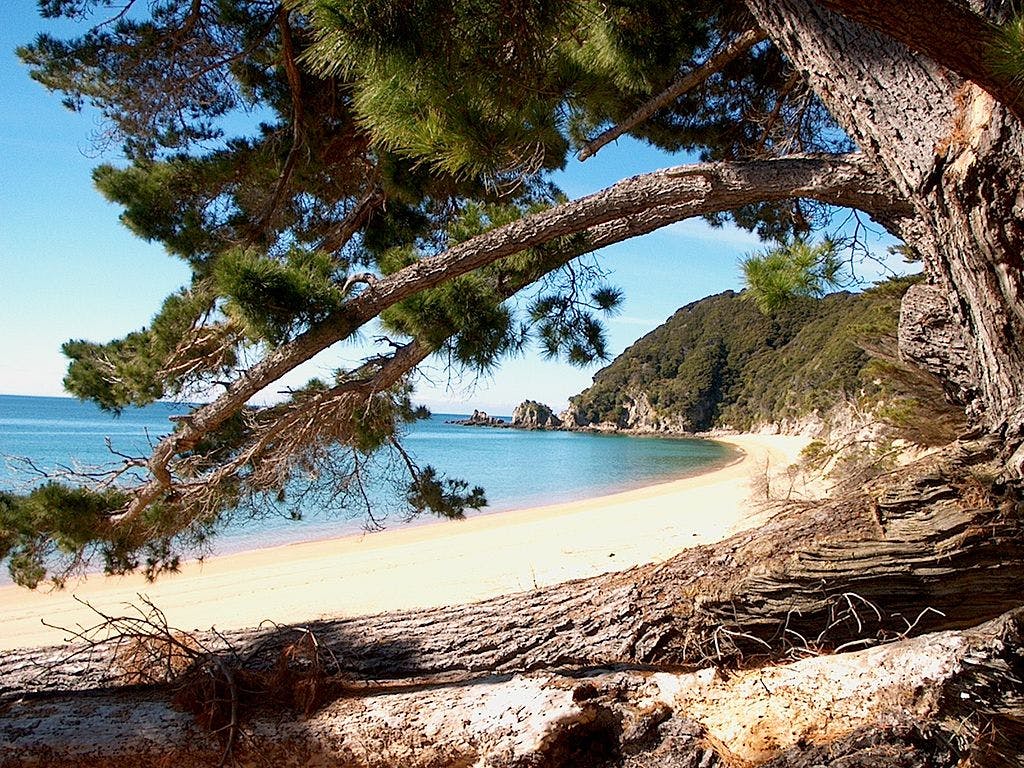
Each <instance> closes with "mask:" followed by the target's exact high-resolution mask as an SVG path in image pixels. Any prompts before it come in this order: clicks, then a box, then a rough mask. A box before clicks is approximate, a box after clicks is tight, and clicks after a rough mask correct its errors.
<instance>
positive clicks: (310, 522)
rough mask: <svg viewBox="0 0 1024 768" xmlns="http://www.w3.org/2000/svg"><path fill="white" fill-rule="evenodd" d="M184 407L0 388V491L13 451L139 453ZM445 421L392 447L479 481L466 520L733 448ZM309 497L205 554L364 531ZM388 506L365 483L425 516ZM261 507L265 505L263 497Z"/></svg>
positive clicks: (21, 484) (360, 511) (97, 457)
mask: <svg viewBox="0 0 1024 768" xmlns="http://www.w3.org/2000/svg"><path fill="white" fill-rule="evenodd" d="M185 412H187V408H186V407H185V406H181V405H175V404H172V403H154V404H153V405H150V406H147V407H145V408H139V409H130V410H126V411H125V412H124V413H123V414H122V415H121V416H120V417H117V418H115V417H113V416H112V415H110V414H107V413H104V412H102V411H100V410H99V409H98V408H97V407H96V406H94V405H92V404H90V403H82V402H79V401H77V400H73V399H70V398H53V397H23V396H12V395H0V456H2V457H3V461H2V463H0V489H4V490H12V489H13V490H23V489H24V488H25V487H27V486H29V485H30V484H32V483H33V482H38V481H39V477H38V475H34V474H33V472H32V471H31V470H30V469H29V468H28V466H27V465H26V464H25V463H24V462H21V461H19V460H18V459H17V458H13V457H24V458H27V459H29V460H30V461H31V464H32V465H34V466H35V467H38V468H40V469H45V470H53V469H55V468H59V467H91V466H98V465H109V464H110V463H111V461H112V460H116V457H115V456H114V455H112V453H111V450H110V449H111V448H112V449H113V450H115V451H118V452H121V453H126V454H133V455H145V454H146V453H148V446H150V445H151V444H153V443H154V442H155V441H156V440H158V439H159V437H160V436H161V435H162V434H164V433H166V432H167V431H168V430H169V428H170V425H171V422H170V421H169V420H168V417H169V416H171V415H174V414H181V413H185ZM454 418H461V415H459V414H434V415H433V416H432V417H431V418H430V419H428V420H426V421H423V422H418V423H416V424H414V425H412V426H411V427H410V428H409V431H408V434H407V435H406V436H405V439H404V444H405V446H406V448H407V449H408V450H409V451H410V452H411V453H412V454H413V456H414V457H415V458H416V459H417V461H419V462H421V463H422V464H424V465H425V464H430V465H432V466H434V467H435V468H437V470H438V471H439V472H442V473H444V474H445V475H447V476H449V477H456V478H461V479H464V480H466V481H468V482H469V483H470V485H471V486H473V485H480V486H482V487H483V488H484V490H485V492H486V494H487V499H488V502H489V503H488V506H486V507H484V508H483V509H482V510H480V511H479V512H471V514H474V515H476V514H486V513H490V512H500V511H505V510H510V509H521V508H525V507H532V506H538V505H542V504H549V503H556V502H563V501H570V500H575V499H582V498H589V497H595V496H603V495H606V494H609V493H613V492H616V491H620V490H627V489H631V488H637V487H640V486H645V485H652V484H655V483H659V482H664V481H668V480H671V479H675V478H678V477H682V476H686V475H693V474H699V473H701V472H705V471H708V470H710V469H713V468H715V467H718V466H720V465H721V464H723V463H725V462H727V461H729V460H731V459H732V458H733V457H734V455H735V454H734V452H733V451H732V450H731V449H730V448H729V447H727V446H724V445H721V444H719V443H715V442H711V441H707V440H692V439H681V438H660V437H635V436H623V435H607V434H589V433H576V432H543V431H536V432H529V431H523V430H512V429H494V428H485V427H465V426H458V425H454V424H447V423H445V422H446V421H447V420H451V419H454ZM108 440H109V442H110V447H109V448H108V446H107V441H108ZM292 495H293V496H294V495H295V494H292ZM316 498H319V499H322V498H324V496H323V495H319V496H315V497H311V498H310V500H309V501H307V502H305V503H304V504H302V505H299V506H298V507H297V510H298V511H299V512H301V516H302V518H303V519H302V520H301V521H295V520H292V519H289V518H288V516H287V514H286V512H287V511H288V505H287V504H286V505H285V508H283V509H281V510H278V512H277V513H273V512H270V513H268V514H264V515H262V516H261V517H260V519H259V520H256V521H245V522H241V523H238V524H233V525H231V526H230V527H229V528H228V529H227V530H225V531H224V533H223V535H221V536H219V537H218V538H217V540H216V542H215V545H214V546H215V552H217V553H223V552H233V551H241V550H246V549H255V548H261V547H266V546H274V545H279V544H287V543H291V542H297V541H307V540H313V539H323V538H328V537H334V536H339V535H344V534H347V533H355V532H359V531H361V530H364V529H365V528H366V527H367V523H368V518H367V515H366V510H365V507H364V506H363V504H362V503H358V504H353V505H351V507H350V508H347V509H334V510H330V511H325V510H324V509H323V505H322V504H318V503H317V502H316V501H315V499H316ZM399 502H400V494H396V492H395V490H394V489H393V488H388V487H386V485H385V484H377V485H375V486H372V487H370V489H369V503H370V504H371V506H372V508H373V513H374V515H375V517H377V518H378V519H379V520H380V522H382V523H383V524H384V525H386V526H387V527H397V526H401V525H408V524H418V523H423V522H430V521H431V520H432V519H433V518H430V517H420V518H417V519H416V520H415V521H411V522H409V521H406V520H405V518H404V515H403V514H402V511H401V509H400V504H399ZM267 506H268V508H269V507H270V506H271V505H270V504H269V502H268V504H267ZM3 570H4V571H5V570H6V569H3ZM0 579H3V576H2V575H0Z"/></svg>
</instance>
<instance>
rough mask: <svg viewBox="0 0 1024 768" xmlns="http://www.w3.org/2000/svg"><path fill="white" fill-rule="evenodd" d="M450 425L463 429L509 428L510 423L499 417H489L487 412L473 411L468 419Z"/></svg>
mask: <svg viewBox="0 0 1024 768" xmlns="http://www.w3.org/2000/svg"><path fill="white" fill-rule="evenodd" d="M447 423H448V424H458V425H459V426H462V427H507V426H509V424H508V422H506V421H505V420H504V419H502V418H499V417H497V416H488V415H487V412H486V411H476V410H474V411H473V415H472V416H470V417H469V418H468V419H453V420H451V421H449V422H447Z"/></svg>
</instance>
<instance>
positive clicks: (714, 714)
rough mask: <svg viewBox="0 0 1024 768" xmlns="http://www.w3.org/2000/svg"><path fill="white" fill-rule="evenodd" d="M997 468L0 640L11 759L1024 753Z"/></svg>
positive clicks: (1012, 584)
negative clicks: (293, 596)
mask: <svg viewBox="0 0 1024 768" xmlns="http://www.w3.org/2000/svg"><path fill="white" fill-rule="evenodd" d="M1000 466H1001V457H1000V455H999V452H998V443H997V442H996V441H992V440H979V441H975V442H963V443H959V444H956V445H955V446H953V447H951V448H949V449H947V450H946V451H944V452H943V453H942V454H940V455H938V456H934V457H932V458H930V459H928V460H925V461H922V462H920V463H919V464H918V465H915V466H914V467H912V468H905V469H904V470H902V471H901V472H900V473H899V475H894V476H887V477H883V478H880V479H878V480H876V481H874V482H873V483H871V484H869V485H868V486H866V487H864V488H863V489H861V490H859V491H858V492H848V493H844V494H842V495H841V496H840V497H839V498H837V499H835V500H832V501H828V502H822V503H813V504H811V503H802V504H787V505H784V506H783V507H782V508H781V509H780V510H779V512H778V513H777V514H776V515H775V516H774V517H773V518H772V519H771V520H770V521H769V522H768V523H766V524H765V525H763V526H761V527H760V528H758V529H756V530H751V531H748V532H745V533H743V534H740V535H738V536H735V537H733V538H731V539H728V540H726V541H723V542H720V543H718V544H715V545H711V546H707V547H700V548H695V549H693V550H689V551H687V552H684V553H682V554H680V555H678V556H677V557H675V558H673V559H671V560H669V561H667V562H665V563H662V564H659V565H652V566H644V567H640V568H635V569H632V570H630V571H626V572H623V573H617V574H610V575H606V576H602V577H597V578H593V579H587V580H582V581H577V582H570V583H568V584H563V585H559V586H556V587H551V588H547V589H541V590H537V591H534V592H528V593H523V594H518V595H511V596H506V597H502V598H497V599H494V600H489V601H486V602H482V603H477V604H474V605H469V606H456V607H448V608H442V609H435V610H427V611H415V612H408V613H397V614H387V615H382V616H375V617H367V618H360V619H351V620H342V621H334V622H322V623H319V624H315V625H310V626H307V627H304V628H301V629H299V628H289V627H279V628H273V629H266V630H262V631H258V632H257V631H253V632H240V633H234V634H232V635H229V636H224V637H210V636H206V637H189V638H185V637H182V636H180V635H177V634H175V633H174V632H173V631H172V630H170V629H169V628H166V627H163V626H161V625H160V623H159V616H156V618H154V617H152V616H150V617H149V618H148V619H147V621H149V624H146V626H147V627H149V628H150V629H152V630H153V631H152V632H151V633H150V634H152V635H153V637H150V638H145V637H142V635H144V634H146V633H145V632H139V631H138V627H139V626H140V625H139V624H138V623H136V624H131V623H127V624H126V623H124V622H121V623H117V622H116V621H115V622H112V623H110V624H108V625H107V626H106V627H105V629H106V630H108V631H110V632H113V634H114V637H113V638H112V639H110V640H107V641H104V642H97V643H95V644H93V645H90V646H88V647H84V648H73V649H66V648H59V649H47V650H37V651H25V652H12V653H9V654H7V655H6V656H5V657H4V659H3V660H2V661H0V696H2V697H3V704H2V705H0V765H2V766H21V765H50V764H60V765H68V766H72V765H115V764H117V765H126V764H129V763H130V764H132V765H164V764H173V765H216V764H218V763H219V762H220V761H221V760H222V759H225V758H226V759H229V760H231V761H235V762H237V763H238V764H243V765H289V764H296V765H344V766H392V765H395V766H397V765H402V766H442V765H444V766H448V765H466V766H470V765H479V766H560V765H616V766H619V765H622V766H626V765H659V766H714V765H730V766H734V765H736V766H738V765H743V766H746V765H762V764H766V765H779V766H781V765H821V764H835V765H843V766H858V765H865V766H867V765H872V766H879V765H881V766H886V765H892V766H897V765H898V766H916V765H921V766H925V765H928V766H933V765H934V766H945V765H949V766H953V765H969V764H975V765H986V766H987V765H1000V764H1003V765H1020V764H1022V759H1024V758H1022V755H1024V683H1022V682H1021V681H1022V679H1024V639H1022V632H1024V612H1021V611H1018V610H1017V609H1018V607H1019V606H1020V605H1021V604H1024V559H1022V555H1024V536H1022V534H1024V519H1022V516H1021V505H1020V502H1019V499H1018V497H1017V494H1016V491H1015V486H1013V485H1005V484H1003V483H1001V482H1000V480H999V478H998V470H999V467H1000ZM140 644H141V645H140ZM140 649H141V650H140ZM835 651H843V652H842V653H838V654H837V653H834V652H835ZM154 661H156V662H159V664H158V665H157V666H156V667H154V666H153V664H154ZM126 682H134V683H139V682H142V683H144V685H138V684H136V685H125V683H126ZM126 761H128V762H126ZM964 761H968V762H964ZM970 761H973V762H970Z"/></svg>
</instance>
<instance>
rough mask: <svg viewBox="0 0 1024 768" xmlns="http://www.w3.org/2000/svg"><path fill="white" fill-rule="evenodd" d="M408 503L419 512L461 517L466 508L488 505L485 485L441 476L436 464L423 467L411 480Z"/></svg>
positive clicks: (454, 518) (451, 517)
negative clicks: (472, 485) (471, 483)
mask: <svg viewBox="0 0 1024 768" xmlns="http://www.w3.org/2000/svg"><path fill="white" fill-rule="evenodd" d="M406 498H407V500H408V502H409V506H410V507H411V508H412V509H414V510H416V511H417V512H425V511H429V512H432V513H433V514H435V515H437V516H438V517H445V518H448V519H450V520H461V519H462V518H464V517H465V516H466V510H467V509H480V508H481V507H485V506H487V497H486V495H485V494H484V489H483V488H480V487H479V486H476V487H474V488H472V489H470V488H469V483H467V482H466V481H465V480H455V479H452V478H445V477H439V476H438V474H437V470H435V469H434V468H433V467H429V466H428V467H424V468H423V469H422V470H420V471H419V473H418V474H417V475H416V477H415V478H414V479H413V481H412V482H411V483H410V484H409V490H408V493H407V494H406Z"/></svg>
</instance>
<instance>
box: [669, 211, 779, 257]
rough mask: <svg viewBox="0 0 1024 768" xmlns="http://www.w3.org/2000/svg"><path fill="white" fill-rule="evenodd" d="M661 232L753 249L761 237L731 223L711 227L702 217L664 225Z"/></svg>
mask: <svg viewBox="0 0 1024 768" xmlns="http://www.w3.org/2000/svg"><path fill="white" fill-rule="evenodd" d="M662 232H664V233H665V234H668V235H671V236H673V237H677V238H683V239H686V240H691V241H698V242H701V243H716V244H718V245H726V246H730V247H733V248H747V249H750V250H754V249H756V248H759V247H761V238H759V237H758V236H757V235H756V234H754V233H753V232H747V231H746V230H745V229H740V228H739V227H736V226H734V225H732V224H726V225H725V226H722V227H712V226H711V225H710V224H708V223H707V222H706V221H704V219H699V218H697V219H686V220H685V221H679V222H676V223H675V224H670V225H669V226H667V227H665V228H664V229H663V230H662Z"/></svg>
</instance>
